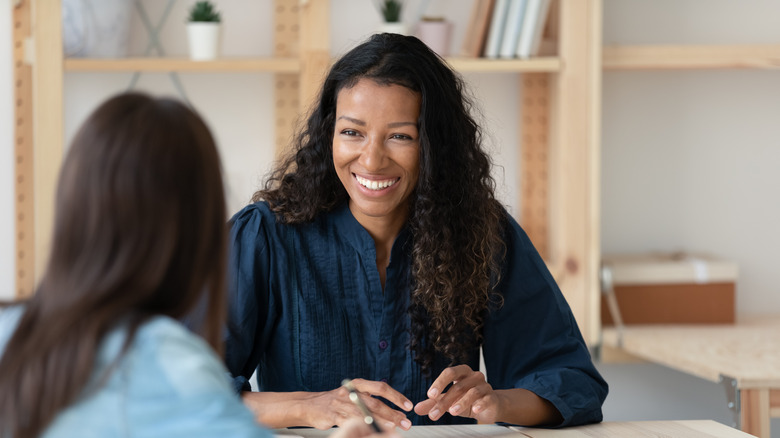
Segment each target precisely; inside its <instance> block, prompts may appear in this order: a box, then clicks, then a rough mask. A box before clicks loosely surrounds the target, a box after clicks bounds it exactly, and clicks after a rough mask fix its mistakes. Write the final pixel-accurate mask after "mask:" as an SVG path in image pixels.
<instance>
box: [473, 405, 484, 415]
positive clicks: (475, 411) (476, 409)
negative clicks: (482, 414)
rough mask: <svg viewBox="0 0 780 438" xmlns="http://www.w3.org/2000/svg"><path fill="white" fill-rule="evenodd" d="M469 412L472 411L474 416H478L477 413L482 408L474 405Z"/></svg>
mask: <svg viewBox="0 0 780 438" xmlns="http://www.w3.org/2000/svg"><path fill="white" fill-rule="evenodd" d="M471 410H472V411H474V413H475V414H478V413H479V411H481V410H482V406H479V405H475V406H473V407H472V408H471Z"/></svg>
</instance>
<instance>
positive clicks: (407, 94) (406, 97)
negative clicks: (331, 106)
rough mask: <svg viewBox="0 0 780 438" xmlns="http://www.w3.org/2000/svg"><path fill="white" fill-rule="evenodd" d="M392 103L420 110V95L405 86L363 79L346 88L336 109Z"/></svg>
mask: <svg viewBox="0 0 780 438" xmlns="http://www.w3.org/2000/svg"><path fill="white" fill-rule="evenodd" d="M387 101H391V102H393V104H394V105H398V104H404V106H416V107H418V108H419V105H420V102H421V98H420V93H418V92H416V91H414V90H412V89H410V88H407V87H405V86H403V85H398V84H392V83H385V82H378V81H376V80H373V79H368V78H361V79H359V80H358V81H357V82H356V83H355V84H353V85H352V86H349V87H344V88H342V89H341V90H339V91H338V94H337V95H336V107H337V111H338V107H339V106H343V105H354V104H361V103H365V104H368V105H371V106H375V105H380V104H382V103H384V102H387Z"/></svg>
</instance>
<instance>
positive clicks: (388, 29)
mask: <svg viewBox="0 0 780 438" xmlns="http://www.w3.org/2000/svg"><path fill="white" fill-rule="evenodd" d="M376 31H377V33H399V34H401V35H408V33H409V30H408V29H407V28H406V25H405V24H403V23H402V22H400V21H395V22H392V23H388V22H386V21H383V22H382V24H380V25H379V28H378V29H377V30H376Z"/></svg>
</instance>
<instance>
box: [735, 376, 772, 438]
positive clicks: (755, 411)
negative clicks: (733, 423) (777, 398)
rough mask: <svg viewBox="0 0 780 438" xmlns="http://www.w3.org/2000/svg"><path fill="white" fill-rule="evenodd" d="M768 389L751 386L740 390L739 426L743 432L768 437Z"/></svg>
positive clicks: (769, 434) (769, 433)
mask: <svg viewBox="0 0 780 438" xmlns="http://www.w3.org/2000/svg"><path fill="white" fill-rule="evenodd" d="M769 391H770V390H769V389H767V388H752V389H741V390H740V401H741V405H742V406H741V407H740V415H741V418H740V423H741V424H740V426H741V427H740V428H741V429H742V431H743V432H746V433H749V434H751V435H755V436H757V437H761V438H764V437H766V438H770V437H771V432H770V398H769V395H770V394H769Z"/></svg>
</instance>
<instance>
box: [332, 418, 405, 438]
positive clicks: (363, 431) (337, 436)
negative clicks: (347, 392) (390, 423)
mask: <svg viewBox="0 0 780 438" xmlns="http://www.w3.org/2000/svg"><path fill="white" fill-rule="evenodd" d="M397 436H398V435H397V434H395V433H393V432H384V433H381V434H380V433H376V432H374V431H373V430H371V428H370V427H368V425H367V424H366V423H364V422H363V421H361V420H357V419H355V418H353V419H351V420H348V421H347V423H346V424H345V425H344V426H343V427H340V428H339V429H338V430H337V431H336V432H334V433H332V434H331V435H330V438H391V437H397Z"/></svg>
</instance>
